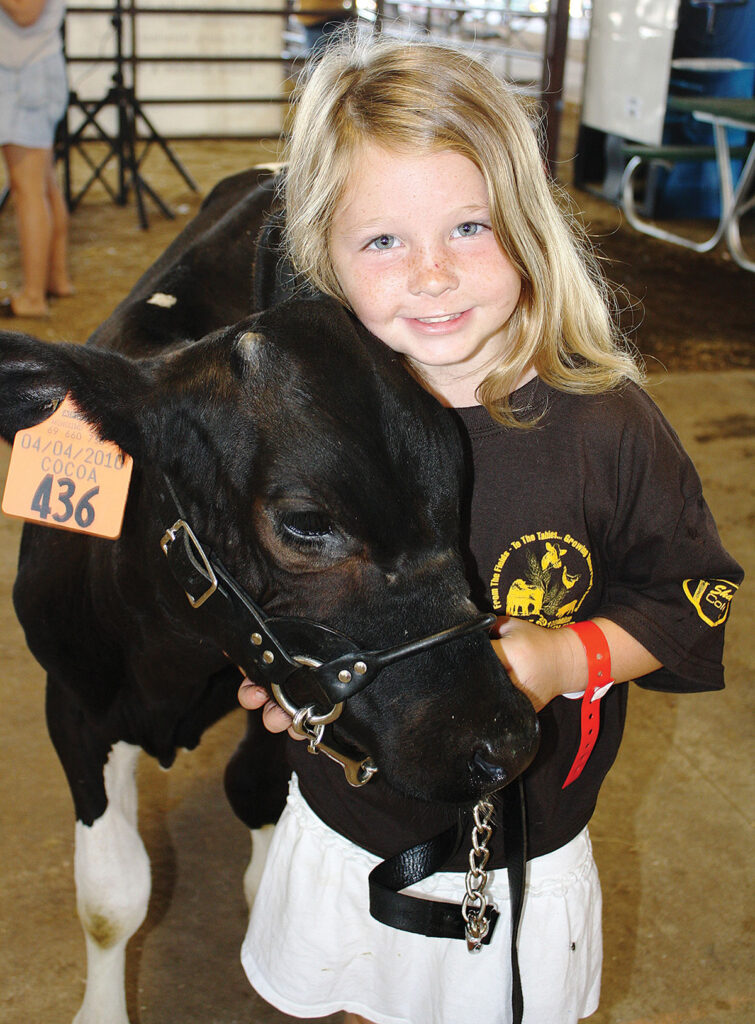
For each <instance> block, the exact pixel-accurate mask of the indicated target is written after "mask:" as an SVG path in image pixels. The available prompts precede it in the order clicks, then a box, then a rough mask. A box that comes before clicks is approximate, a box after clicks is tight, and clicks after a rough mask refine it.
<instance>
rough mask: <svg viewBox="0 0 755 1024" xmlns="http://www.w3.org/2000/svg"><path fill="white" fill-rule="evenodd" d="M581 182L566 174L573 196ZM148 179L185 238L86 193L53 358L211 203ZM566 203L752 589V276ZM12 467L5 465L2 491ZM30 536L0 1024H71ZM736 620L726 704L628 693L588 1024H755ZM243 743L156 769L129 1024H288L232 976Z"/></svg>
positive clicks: (11, 644) (745, 754)
mask: <svg viewBox="0 0 755 1024" xmlns="http://www.w3.org/2000/svg"><path fill="white" fill-rule="evenodd" d="M174 149H175V152H176V153H177V155H178V156H179V158H180V159H181V160H182V161H183V162H184V164H185V165H186V167H187V169H188V170H189V171H190V173H191V174H192V175H193V176H194V178H195V179H196V180H197V182H198V183H199V186H200V189H201V193H205V192H206V191H207V189H208V188H209V187H210V186H211V185H212V184H213V183H214V182H215V181H216V180H218V179H219V178H220V177H222V176H223V175H225V174H227V173H230V172H233V171H236V170H239V169H241V168H243V167H245V166H247V165H248V164H250V163H252V162H256V161H259V160H266V159H270V158H271V157H274V155H275V153H274V147H273V144H272V143H268V144H263V145H262V146H260V145H256V146H255V145H252V144H250V143H241V142H207V141H205V142H201V143H188V142H183V143H177V144H175V146H174ZM568 167H569V163H568V159H567V160H565V161H564V163H563V164H562V168H563V177H564V179H565V180H568V177H569V171H568ZM143 172H144V175H145V177H146V178H147V180H148V181H149V182H150V184H152V185H153V186H154V187H155V188H157V190H158V192H159V193H160V194H161V195H162V196H163V197H164V198H165V199H166V201H168V202H169V203H170V204H171V206H172V207H173V209H174V210H175V212H176V218H175V220H168V219H166V218H165V217H163V216H162V215H161V214H160V213H159V212H157V211H156V210H155V209H154V207H151V206H148V209H149V214H150V224H149V230H147V231H143V230H141V229H140V227H139V226H138V222H137V217H136V209H135V206H134V204H133V202H129V204H128V205H127V206H125V207H123V208H120V207H117V206H115V205H113V204H112V203H111V201H110V200H109V199H108V198H107V196H106V195H105V194H104V193H103V192H102V191H101V190H100V189H99V188H94V189H92V191H91V192H90V193H89V194H88V195H87V196H86V198H85V199H84V201H83V202H82V204H81V206H80V207H79V208H78V209H77V211H76V212H75V215H74V216H73V218H72V237H71V253H72V270H73V276H74V279H75V282H76V286H77V289H78V291H77V295H76V296H75V297H73V298H70V299H66V300H58V301H56V302H55V303H54V305H53V312H52V316H51V318H50V320H49V321H35V322H34V323H32V322H23V321H18V322H17V325H16V326H17V327H18V328H19V329H24V330H28V331H29V332H30V333H35V334H37V336H39V337H42V338H45V339H49V340H50V341H58V340H74V341H83V340H85V338H86V337H87V336H88V334H89V333H90V332H91V331H92V330H93V329H94V328H95V327H96V326H97V325H98V324H99V323H100V322H101V321H102V320H103V319H104V318H105V317H106V316H107V315H108V314H109V313H110V312H111V310H112V309H113V307H114V306H115V305H116V303H117V302H118V301H119V300H120V299H121V298H122V297H123V296H125V294H126V293H127V292H128V291H129V289H130V288H131V286H132V285H133V283H134V282H135V280H136V278H137V277H138V276H139V275H140V274H141V272H142V271H143V270H144V269H146V267H147V266H148V265H149V264H150V263H151V262H152V261H153V260H154V258H155V257H156V256H157V255H158V254H159V253H160V252H161V251H162V250H163V249H164V248H165V247H166V245H167V244H168V243H169V242H170V241H171V240H172V238H173V237H174V236H175V235H176V233H177V232H178V231H179V230H180V229H181V227H182V226H183V225H184V224H185V223H186V222H187V221H188V220H189V218H190V217H191V215H192V214H193V213H194V211H195V210H196V208H197V206H198V203H199V201H200V195H201V193H200V194H194V193H192V192H191V191H190V190H189V189H188V188H187V187H186V185H185V183H184V182H183V180H182V179H181V177H180V176H179V175H178V174H177V172H176V171H175V170H174V169H173V168H172V167H171V166H170V165H169V164H167V162H166V161H165V160H164V158H163V157H162V155H161V154H160V153H159V152H158V151H155V152H153V153H151V154H150V155H149V157H148V158H147V160H146V162H145V163H144V167H143ZM573 197H574V200H575V204H576V206H577V208H578V209H579V210H580V211H581V212H582V214H583V216H584V219H585V222H586V224H587V226H588V229H589V231H590V233H591V235H592V237H593V238H594V241H595V244H596V245H597V246H598V248H599V249H600V251H601V252H602V253H603V254H604V256H605V258H606V260H607V265H608V273H609V276H610V277H611V278H612V280H613V281H614V282H616V283H617V284H618V285H619V286H621V287H622V288H624V289H626V293H627V296H628V298H627V300H626V305H627V313H626V314H625V316H626V317H627V318H632V319H633V322H634V324H635V325H636V327H635V331H634V339H635V342H636V344H637V345H638V346H639V348H640V349H641V351H642V352H643V354H644V355H645V357H646V359H647V360H648V365H649V369H650V370H651V371H654V375H655V385H657V386H654V396H655V397H656V398H657V400H658V401H659V402H660V404H661V405H662V407H663V408H664V411H666V413H667V415H668V416H669V417H670V419H671V420H672V422H673V423H674V425H675V426H676V427H677V429H678V431H679V433H680V435H681V437H682V439H683V441H684V443H685V445H686V446H687V447H688V450H690V452H691V453H692V455H693V458H694V459H695V461H696V463H697V465H698V468H699V470H700V473H701V476H702V477H703V480H704V482H705V487H706V493H707V495H708V499H709V502H710V503H711V505H712V507H713V511H714V514H715V515H716V517H717V520H718V522H719V526H720V529H721V532H722V535H723V537H724V540H725V541H726V543H727V545H728V546H729V547H730V549H731V550H732V552H733V553H734V554H735V555H736V556H737V557H738V558H739V559H740V560H741V561H743V562H744V563H745V565H746V567H748V568H749V570H750V572H752V571H753V570H755V550H754V542H753V535H754V533H755V531H753V525H754V524H755V495H754V494H753V473H752V465H753V461H752V460H753V456H754V455H755V443H754V442H753V438H754V437H755V414H754V413H753V396H755V373H753V371H755V345H754V344H753V324H754V323H755V287H753V286H754V285H755V277H753V275H752V274H748V273H746V272H745V271H743V270H741V269H740V268H738V267H737V266H736V265H735V264H734V263H733V262H732V261H731V260H730V259H728V258H727V256H726V254H725V252H717V253H713V254H707V255H697V254H694V253H691V252H687V251H684V250H682V249H678V248H674V247H672V246H669V245H666V244H664V243H661V242H655V241H653V240H652V239H648V238H645V237H642V236H640V235H637V234H636V233H634V232H633V231H631V230H630V229H629V228H627V227H626V226H625V225H623V224H622V223H621V216H620V214H619V212H618V211H617V210H616V209H615V208H614V207H612V206H610V205H609V204H607V203H604V202H601V201H599V200H597V199H596V198H595V197H592V196H589V195H586V194H584V193H579V192H574V193H573ZM0 238H1V239H2V244H1V246H0V248H1V250H2V251H0V294H3V293H7V292H8V291H9V290H10V289H11V288H12V287H13V286H14V284H15V282H16V280H17V274H18V252H17V248H16V244H15V233H14V231H13V222H12V214H11V211H10V210H9V209H8V208H6V209H5V210H3V211H2V213H0ZM752 251H755V248H753V249H752ZM626 322H627V323H628V322H629V320H626ZM6 463H7V448H5V446H4V449H3V451H2V452H0V475H2V476H4V469H5V464H6ZM19 533H20V527H19V524H18V523H17V522H15V521H12V520H8V519H5V518H2V519H0V660H1V661H2V679H1V680H0V692H1V693H2V695H3V709H4V711H3V715H2V716H0V771H2V773H3V778H4V785H3V789H2V795H1V796H0V864H1V865H2V868H1V869H0V906H1V907H2V910H1V911H0V1019H1V1020H3V1021H4V1022H6V1024H29V1022H31V1021H33V1022H34V1024H63V1022H66V1021H70V1020H71V1019H72V1018H73V1016H74V1014H75V1012H76V1009H77V1007H78V1005H79V1002H80V999H81V994H82V985H83V970H84V944H83V939H82V936H81V932H80V929H79V926H78V922H77V920H76V917H75V899H74V893H73V883H72V863H71V862H72V824H73V819H72V814H71V808H70V799H69V796H68V792H67V789H66V786H65V782H64V779H63V776H62V772H61V770H60V768H59V765H58V763H57V761H56V759H55V757H54V754H53V753H52V750H51V747H50V744H49V740H48V739H47V735H46V731H45V726H44V716H43V709H42V701H43V697H42V694H43V685H42V683H43V680H42V673H41V670H40V669H39V667H38V666H37V665H36V663H35V662H33V660H32V659H31V657H30V655H29V654H28V652H27V651H26V649H25V647H24V644H23V638H22V636H21V632H20V629H19V627H18V624H17V622H16V620H15V617H14V616H13V612H12V608H11V604H10V587H11V585H12V581H13V576H14V571H15V570H14V566H15V559H16V551H17V544H18V537H19ZM738 601H739V603H737V602H735V610H734V613H733V614H732V618H731V622H730V625H729V632H728V634H727V636H728V640H727V659H726V663H727V672H728V684H729V685H728V688H727V690H726V691H725V692H724V693H723V694H714V695H702V696H700V697H698V698H688V699H682V700H677V699H675V698H673V697H671V696H665V695H658V694H647V693H645V692H642V691H639V690H637V691H636V693H635V694H634V695H633V700H632V702H630V705H631V711H630V722H629V726H628V729H627V735H626V739H625V743H624V746H623V748H622V753H621V755H620V759H619V762H618V764H617V766H616V768H615V769H614V771H613V772H612V773H611V776H610V777H609V780H608V782H607V784H606V786H605V788H604V792H603V795H602V797H601V804H600V807H599V810H598V813H597V815H596V817H595V820H594V824H593V826H592V832H593V838H594V842H595V848H596V856H597V859H598V863H599V866H600V869H601V875H602V879H603V888H604V895H605V905H606V915H605V931H606V934H605V952H606V963H605V971H604V990H603V999H602V1005H601V1009H600V1011H599V1012H598V1014H596V1015H595V1017H594V1018H592V1020H593V1022H594V1024H693V1022H694V1024H745V1022H749V1021H751V1020H753V1019H755V1012H754V1011H755V997H754V995H753V987H752V980H751V936H752V929H751V923H749V922H751V920H752V909H753V908H752V905H751V903H750V902H749V897H748V894H749V893H751V892H752V873H751V868H752V845H751V843H752V840H751V831H750V818H751V807H752V786H751V783H750V779H751V774H752V770H751V764H752V729H751V722H752V697H751V692H752V691H751V674H752V668H753V664H754V663H755V658H753V653H754V650H755V644H754V643H753V638H752V629H751V626H750V623H751V617H752V614H753V613H755V606H754V603H753V600H752V599H751V597H750V596H749V594H748V593H747V591H745V592H743V593H742V595H741V596H740V598H739V599H738ZM240 729H241V721H240V716H238V715H234V716H230V717H229V718H228V719H226V720H225V721H224V722H222V723H221V724H220V725H219V726H217V727H215V728H214V729H213V730H211V731H210V733H209V734H208V735H207V737H206V738H205V740H203V742H202V745H201V746H200V748H199V749H198V750H197V751H196V752H195V753H194V754H192V755H191V756H190V757H189V756H186V757H181V758H179V761H178V763H177V765H176V766H175V768H174V769H173V770H172V771H171V772H170V773H169V774H166V773H163V772H161V771H159V770H158V769H157V768H156V766H155V765H154V764H153V763H151V762H148V761H147V760H146V759H143V764H142V765H141V768H140V781H141V793H142V797H141V806H140V822H141V829H142V834H143V836H144V839H145V844H146V846H147V849H148V852H149V854H150V856H151V859H152V864H153V873H154V896H153V901H152V904H151V909H150V913H149V917H148V920H147V922H146V923H145V925H144V926H143V927H142V929H141V930H140V932H139V933H138V935H137V937H136V938H135V940H134V941H133V943H132V946H131V950H130V954H129V959H128V968H127V973H128V1000H129V1010H130V1014H131V1017H132V1021H133V1022H134V1024H237V1022H238V1024H241V1022H244V1024H284V1022H287V1021H288V1020H289V1018H287V1017H284V1016H282V1015H280V1014H278V1013H276V1012H275V1011H272V1010H271V1009H270V1008H269V1007H267V1006H266V1005H265V1004H263V1003H262V1001H261V1000H259V999H258V998H257V997H256V996H255V995H254V993H253V992H251V991H250V989H249V987H248V985H247V983H246V981H245V979H244V978H243V975H242V972H241V969H240V966H239V964H238V949H239V946H240V942H241V939H242V937H243V933H244V927H245V912H244V905H243V899H242V896H241V886H240V882H241V876H242V874H243V869H244V865H245V861H246V857H247V852H248V838H247V836H246V834H245V833H244V830H243V829H242V828H241V826H240V825H239V823H238V822H237V821H236V820H235V819H234V818H233V815H232V813H231V811H230V810H229V809H228V807H227V804H226V802H225V799H224V796H223V793H222V767H223V764H224V761H225V760H226V758H227V756H228V754H229V752H230V750H231V749H232V747H233V746H234V744H235V742H236V737H237V736H238V735H239V732H240ZM273 926H274V925H273ZM292 969H295V965H292ZM473 1004H474V1000H473V998H472V999H471V1002H470V1015H469V1022H467V1021H460V1022H459V1024H470V1022H472V1021H474V1019H475V1018H474V1010H473ZM335 1019H336V1018H326V1019H325V1020H326V1021H327V1022H331V1024H333V1022H335ZM101 1024H110V1022H108V1021H102V1022H101ZM553 1024H559V1022H557V1021H554V1022H553Z"/></svg>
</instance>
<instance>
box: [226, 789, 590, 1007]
mask: <svg viewBox="0 0 755 1024" xmlns="http://www.w3.org/2000/svg"><path fill="white" fill-rule="evenodd" d="M377 863H379V858H377V857H374V856H372V854H370V853H368V852H367V851H365V850H362V849H361V848H360V847H358V846H355V845H354V844H353V843H350V842H349V841H348V840H347V839H344V838H343V836H341V835H339V834H338V833H337V832H334V831H333V830H332V829H330V828H328V827H327V826H326V825H325V824H324V823H323V822H322V821H321V820H320V819H319V818H318V817H317V816H316V815H315V814H314V812H313V811H312V810H311V809H310V808H309V806H308V804H307V803H306V802H305V801H304V799H303V798H302V796H301V795H300V793H299V789H298V785H297V781H296V776H294V777H293V778H292V780H291V789H290V792H289V797H288V802H287V805H286V808H285V810H284V812H283V814H282V816H281V819H280V821H279V823H278V825H277V827H276V829H275V834H274V836H273V840H272V845H271V847H270V850H269V853H268V855H267V861H266V864H265V871H264V874H263V877H262V882H261V885H260V888H259V892H258V894H257V898H256V901H255V904H254V909H253V911H252V916H251V919H250V922H249V928H248V931H247V934H246V938H245V939H244V944H243V946H242V950H241V961H242V963H243V966H244V970H245V971H246V974H247V976H248V978H249V981H250V982H251V984H252V985H253V986H254V988H255V989H256V990H257V991H258V992H259V993H260V995H261V996H262V997H263V998H264V999H266V1000H267V1001H268V1002H269V1003H272V1005H273V1006H275V1007H277V1008H278V1009H279V1010H281V1011H282V1012H283V1013H288V1014H290V1015H291V1016H294V1017H320V1016H326V1015H327V1014H331V1013H336V1012H338V1011H339V1010H349V1011H351V1012H352V1013H358V1014H361V1015H362V1016H364V1017H367V1019H368V1020H371V1021H374V1022H375V1024H462V1022H466V1021H472V1020H473V1021H475V1024H510V1021H511V962H510V948H509V943H510V934H511V918H510V911H509V893H508V879H507V877H506V872H505V871H495V872H491V873H490V876H489V879H490V880H489V883H488V888H487V890H486V893H487V895H488V898H489V900H490V901H491V902H493V903H495V905H496V906H497V908H498V910H499V912H500V915H501V917H500V920H499V921H498V924H497V926H496V932H495V935H494V936H493V939H492V940H491V942H490V944H489V945H488V946H486V947H485V948H484V949H483V950H482V951H481V952H480V953H476V954H472V953H469V952H468V951H467V947H466V943H465V942H462V941H460V940H458V939H433V938H426V937H424V936H421V935H414V934H412V933H410V932H403V931H399V930H397V929H395V928H390V927H388V926H387V925H383V924H380V922H378V921H376V920H374V918H372V917H370V913H369V891H368V883H367V876H368V875H369V873H370V871H371V870H372V868H373V867H374V866H375V865H376V864H377ZM406 891H407V892H413V893H424V894H426V895H429V896H431V897H434V898H436V899H442V900H452V901H454V902H458V903H460V902H461V899H462V896H463V894H464V874H463V873H462V872H439V873H438V874H435V875H433V876H432V877H430V878H428V879H425V880H424V881H422V882H420V883H418V884H417V885H415V886H412V887H411V888H410V889H408V890H406ZM519 964H520V970H521V975H522V987H523V992H524V1024H576V1021H578V1020H579V1019H580V1018H582V1017H587V1016H589V1015H590V1014H591V1013H594V1012H595V1010H596V1009H597V1006H598V999H599V996H600V974H601V966H602V933H601V895H600V883H599V881H598V872H597V868H596V866H595V862H594V860H593V857H592V847H591V845H590V838H589V836H588V834H587V829H585V830H584V831H583V832H581V833H580V834H579V835H578V836H577V837H576V838H575V839H573V840H572V841H571V842H570V843H567V845H566V846H564V847H562V848H561V849H560V850H556V851H554V852H553V853H550V854H547V855H546V856H544V857H537V858H535V859H534V860H532V861H530V862H529V863H528V865H527V891H526V896H525V902H524V909H523V914H522V924H521V931H520V937H519Z"/></svg>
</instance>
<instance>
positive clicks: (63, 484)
mask: <svg viewBox="0 0 755 1024" xmlns="http://www.w3.org/2000/svg"><path fill="white" fill-rule="evenodd" d="M132 468H133V463H132V459H131V456H130V455H124V453H123V452H122V451H121V450H120V448H119V447H118V445H116V444H112V443H111V442H110V441H101V440H100V439H99V438H98V437H97V435H96V434H95V432H94V430H93V429H92V427H90V426H89V424H88V423H87V422H86V420H85V419H84V418H83V416H82V415H81V413H80V412H79V410H78V409H77V407H76V406H75V405H74V403H73V401H72V400H71V399H70V398H66V399H65V400H64V401H63V402H62V403H61V405H59V406H58V408H57V409H56V410H55V412H54V413H53V414H52V416H50V417H49V418H48V419H46V420H43V422H42V423H38V424H37V425H36V426H34V427H29V428H28V429H26V430H19V431H18V433H17V434H16V436H15V438H14V439H13V449H12V451H11V456H10V467H9V469H8V479H7V480H6V483H5V493H4V494H3V503H2V509H3V512H5V514H6V515H9V516H16V517H18V518H20V519H26V520H28V521H29V522H32V523H42V524H43V525H45V526H55V527H58V528H60V529H63V530H76V531H77V532H78V533H88V534H92V536H95V537H109V538H115V537H118V536H119V534H120V532H121V524H122V522H123V512H124V510H125V508H126V498H127V496H128V486H129V482H130V480H131V470H132Z"/></svg>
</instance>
